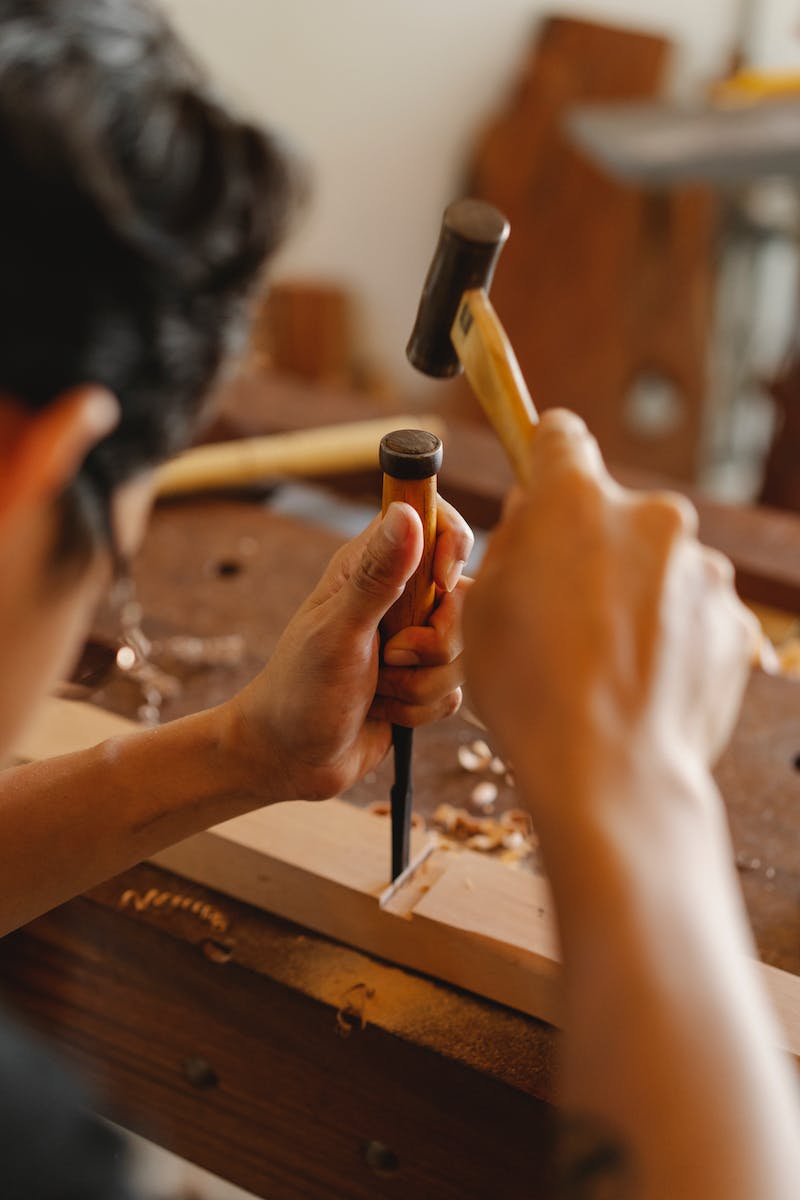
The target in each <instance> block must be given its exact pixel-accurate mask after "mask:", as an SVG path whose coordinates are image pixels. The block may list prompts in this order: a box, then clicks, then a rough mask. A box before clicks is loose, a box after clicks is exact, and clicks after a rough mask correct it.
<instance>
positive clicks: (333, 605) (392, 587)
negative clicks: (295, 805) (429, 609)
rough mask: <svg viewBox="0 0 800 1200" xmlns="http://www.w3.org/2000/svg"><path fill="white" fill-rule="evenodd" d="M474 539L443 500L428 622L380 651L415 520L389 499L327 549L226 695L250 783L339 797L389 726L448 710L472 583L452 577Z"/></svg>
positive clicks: (415, 534)
mask: <svg viewBox="0 0 800 1200" xmlns="http://www.w3.org/2000/svg"><path fill="white" fill-rule="evenodd" d="M472 542H473V538H472V533H471V531H470V529H469V527H468V526H467V525H466V524H465V523H464V521H463V520H462V519H461V517H460V516H459V515H458V513H457V512H456V511H455V510H454V509H453V508H452V507H451V506H450V505H449V504H447V503H445V502H444V501H443V500H441V499H440V500H439V501H438V512H437V541H436V552H435V556H434V567H433V570H434V579H435V582H436V585H437V595H438V597H439V598H438V603H437V605H436V608H435V610H434V612H433V615H432V616H431V619H430V622H429V624H428V625H427V626H425V627H420V628H410V629H406V630H403V631H402V632H401V633H398V634H397V635H396V636H395V637H394V638H392V639H391V641H388V642H387V643H386V645H385V647H384V652H383V656H382V657H381V653H380V639H379V624H380V621H381V619H382V618H383V616H384V615H385V614H386V612H387V611H388V610H389V608H390V607H391V605H392V604H393V603H394V601H395V600H396V599H397V598H398V597H399V596H400V595H401V594H402V591H403V588H404V586H405V583H406V581H407V580H408V579H409V578H410V577H411V575H412V574H413V572H414V570H415V569H416V567H417V564H418V563H419V560H420V557H421V554H422V525H421V522H420V520H419V517H418V516H417V514H416V512H415V511H414V510H413V508H411V507H410V506H409V505H407V504H393V505H391V506H390V508H389V510H388V512H387V515H386V517H385V518H384V519H381V518H376V519H375V520H374V521H373V522H372V524H371V525H370V526H369V527H368V528H367V529H366V530H365V531H364V532H363V533H362V534H361V535H360V536H359V537H357V538H355V539H354V540H353V541H352V542H349V543H348V544H347V545H346V546H344V547H343V548H342V549H341V550H340V551H339V552H338V553H337V554H336V555H335V556H334V558H333V559H332V560H331V563H330V565H329V566H328V569H327V570H326V572H325V574H324V575H323V577H322V579H321V580H320V582H319V584H318V585H317V587H316V588H315V589H314V591H313V592H312V593H311V595H310V596H309V597H308V599H307V600H306V601H305V603H304V604H303V605H302V606H301V608H300V609H299V610H298V612H297V613H296V614H295V616H294V617H293V618H292V620H291V621H290V623H289V625H288V626H287V628H286V630H285V631H284V633H283V635H282V637H281V640H280V642H279V643H278V645H277V647H276V649H275V653H274V654H273V656H272V658H271V659H270V661H269V663H268V664H267V666H266V667H265V668H264V670H263V671H262V673H261V674H260V675H259V676H258V677H257V678H256V679H255V680H254V681H253V683H251V684H250V685H249V686H248V687H247V688H245V689H244V690H243V691H242V692H240V693H239V695H238V696H236V697H234V699H233V700H232V701H230V703H229V706H228V714H229V715H232V716H233V723H234V729H235V742H236V745H237V747H238V753H239V754H240V755H245V756H246V758H247V759H248V761H250V762H251V763H252V767H253V780H254V788H257V787H258V786H259V784H260V786H261V788H262V790H263V789H264V788H265V787H266V788H267V789H268V791H269V794H270V797H271V798H280V799H305V800H311V799H323V798H325V797H328V796H333V795H336V794H337V793H338V792H340V791H342V790H343V789H345V788H347V787H348V786H349V785H350V784H352V783H353V782H355V780H356V779H358V778H360V777H361V776H362V775H363V774H364V773H365V772H367V771H369V770H370V769H372V768H373V767H375V766H376V765H377V764H378V763H379V762H380V761H381V759H382V758H383V757H384V756H385V754H386V752H387V750H388V749H389V746H390V744H391V725H392V723H396V724H400V725H409V726H416V725H422V724H424V723H426V722H428V721H434V720H437V719H438V718H440V717H445V716H448V715H449V714H450V713H453V712H455V711H456V709H457V708H458V706H459V704H460V702H461V689H460V684H461V682H462V666H461V610H462V606H463V600H464V596H465V595H466V592H467V587H468V584H469V581H468V580H466V579H463V578H461V577H460V576H461V571H462V568H463V566H464V563H465V562H466V560H467V558H468V557H469V554H470V551H471V549H472ZM267 772H269V773H271V774H272V779H271V780H270V779H268V778H267V776H266V773H267ZM276 772H277V778H276V777H275V775H276Z"/></svg>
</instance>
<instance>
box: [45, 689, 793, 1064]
mask: <svg viewBox="0 0 800 1200" xmlns="http://www.w3.org/2000/svg"><path fill="white" fill-rule="evenodd" d="M59 712H63V714H64V727H63V730H62V731H61V733H60V735H59V737H58V741H57V744H58V752H59V753H63V752H64V750H65V747H66V746H67V741H68V736H67V735H68V734H69V737H71V738H72V739H74V745H75V748H81V747H84V746H86V745H87V744H91V743H92V739H94V740H95V741H97V740H99V739H100V738H102V737H105V736H108V733H107V732H106V730H107V729H109V728H111V729H112V730H113V733H115V734H116V733H120V732H124V731H126V730H131V729H133V728H135V727H136V726H135V725H134V723H133V722H129V721H125V720H124V719H123V718H119V717H116V718H113V719H112V722H111V725H109V720H108V718H109V714H107V713H104V712H102V711H101V710H99V709H97V708H94V707H93V706H91V705H86V704H80V703H76V702H74V701H63V700H62V701H57V700H50V701H49V702H48V704H47V706H46V708H45V712H44V715H43V717H42V721H41V724H40V725H38V726H36V725H34V727H32V729H31V730H30V731H29V733H28V735H27V738H26V741H25V749H26V754H27V757H29V758H31V759H33V758H43V757H46V756H47V754H48V750H49V745H50V743H49V742H48V731H49V730H50V729H51V728H52V726H53V723H54V722H57V717H58V714H59ZM98 735H99V736H98ZM426 841H427V835H426V834H423V833H421V832H419V831H417V832H415V833H414V834H413V835H412V847H411V852H412V855H413V856H416V855H418V854H420V853H421V852H422V850H423V848H424V847H425V844H426ZM153 861H154V862H155V863H157V864H158V865H159V866H161V867H164V868H166V869H168V870H171V871H175V872H176V873H178V874H180V875H183V876H185V877H186V878H188V879H192V880H194V881H195V882H197V883H200V884H203V885H205V886H207V887H212V888H215V889H217V890H218V891H220V892H223V893H225V894H226V895H229V896H232V897H233V898H234V899H237V900H242V901H244V902H246V903H248V904H252V905H254V906H256V907H257V908H260V909H263V910H265V911H267V912H272V913H275V914H276V915H278V916H281V917H284V918H286V919H287V920H291V921H295V922H297V923H298V924H301V925H304V926H306V927H307V928H309V929H313V930H315V931H316V932H318V933H322V934H325V935H327V936H328V937H333V938H336V939H338V940H339V941H343V942H346V943H347V944H349V945H352V946H355V947H357V948H358V949H360V950H365V951H367V952H368V953H370V954H375V955H377V956H379V957H381V958H385V959H389V960H390V961H392V962H395V963H398V964H400V965H401V966H405V967H409V968H412V969H413V970H416V971H422V972H424V973H425V974H428V975H432V976H434V977H435V978H437V979H441V980H443V981H445V982H447V983H451V984H455V985H456V986H458V987H462V988H465V989H466V990H468V991H472V992H475V993H476V994H478V995H481V996H485V997H486V998H488V999H490V1000H495V1001H498V1002H499V1003H501V1004H506V1005H508V1006H509V1007H511V1008H515V1009H518V1010H519V1011H520V1012H524V1013H527V1014H528V1015H530V1016H534V1017H539V1018H541V1019H542V1020H546V1021H549V1022H551V1023H553V1024H559V1023H560V1011H561V1006H560V996H559V991H560V985H559V976H560V960H559V951H558V944H557V939H556V935H555V916H554V913H553V909H552V902H551V899H550V894H549V889H548V887H547V884H546V882H545V880H543V879H542V878H540V877H538V876H535V875H533V874H531V873H530V872H527V871H515V870H512V869H510V868H509V867H508V866H506V865H504V864H503V863H500V862H498V861H496V860H494V859H489V858H486V857H484V856H482V855H480V854H476V853H474V852H472V851H468V850H463V851H454V850H452V849H450V848H446V847H442V848H440V849H437V850H435V851H434V853H433V854H431V855H430V856H429V857H428V858H427V859H426V860H425V862H424V864H423V865H422V867H421V868H420V870H419V871H418V872H417V874H416V875H415V876H414V878H413V880H412V881H411V882H410V884H409V885H408V886H407V887H406V888H403V889H402V890H401V891H400V892H398V893H397V895H396V896H395V897H394V898H393V900H392V902H391V903H390V905H389V906H388V908H386V909H382V908H381V907H380V905H379V899H380V896H381V894H382V893H383V892H384V890H385V889H386V887H387V885H388V883H389V880H390V874H391V872H390V859H389V828H388V819H387V818H386V817H380V816H376V815H374V814H371V813H368V812H364V811H362V810H359V809H356V808H354V807H353V806H352V805H350V804H347V803H346V802H344V801H342V800H338V799H333V800H327V801H324V802H322V803H316V804H310V803H305V802H302V801H296V802H294V803H288V804H279V805H274V806H272V807H271V808H266V809H260V810H257V811H256V812H252V813H248V814H246V815H245V816H242V817H237V818H236V819H235V820H233V821H227V822H225V823H224V824H222V825H217V826H215V827H214V828H212V829H209V830H207V831H205V832H204V833H200V834H197V835H196V836H194V837H192V838H188V839H187V840H186V841H184V842H181V843H179V844H178V845H176V846H172V847H170V848H169V849H167V850H164V851H163V852H162V853H160V854H158V855H156V856H155V857H154V858H153ZM760 967H761V972H762V977H763V980H764V983H765V985H766V988H767V990H768V992H769V993H770V995H771V996H772V998H773V1003H774V1005H775V1007H776V1009H777V1011H778V1013H779V1014H780V1017H781V1019H782V1021H783V1023H784V1034H785V1036H784V1040H783V1042H782V1045H783V1048H784V1049H787V1050H789V1051H790V1052H791V1053H792V1054H794V1055H795V1056H796V1057H798V1058H800V977H797V976H795V975H792V974H790V973H789V972H786V971H779V970H777V969H776V968H774V967H767V966H765V965H764V964H760Z"/></svg>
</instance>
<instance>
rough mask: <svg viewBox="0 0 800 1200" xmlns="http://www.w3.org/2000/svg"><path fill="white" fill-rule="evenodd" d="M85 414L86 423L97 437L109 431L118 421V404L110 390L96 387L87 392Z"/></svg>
mask: <svg viewBox="0 0 800 1200" xmlns="http://www.w3.org/2000/svg"><path fill="white" fill-rule="evenodd" d="M84 412H85V416H86V418H87V424H88V425H90V427H91V430H92V432H93V433H94V434H96V435H97V437H104V436H105V435H106V434H107V433H110V432H111V430H112V429H113V428H114V426H115V425H116V424H117V422H118V421H119V416H120V413H119V404H118V403H117V401H116V399H115V398H114V396H112V395H111V392H107V391H106V390H105V389H104V388H97V389H96V390H93V391H91V392H90V393H89V395H88V397H87V399H86V407H85V410H84Z"/></svg>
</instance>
